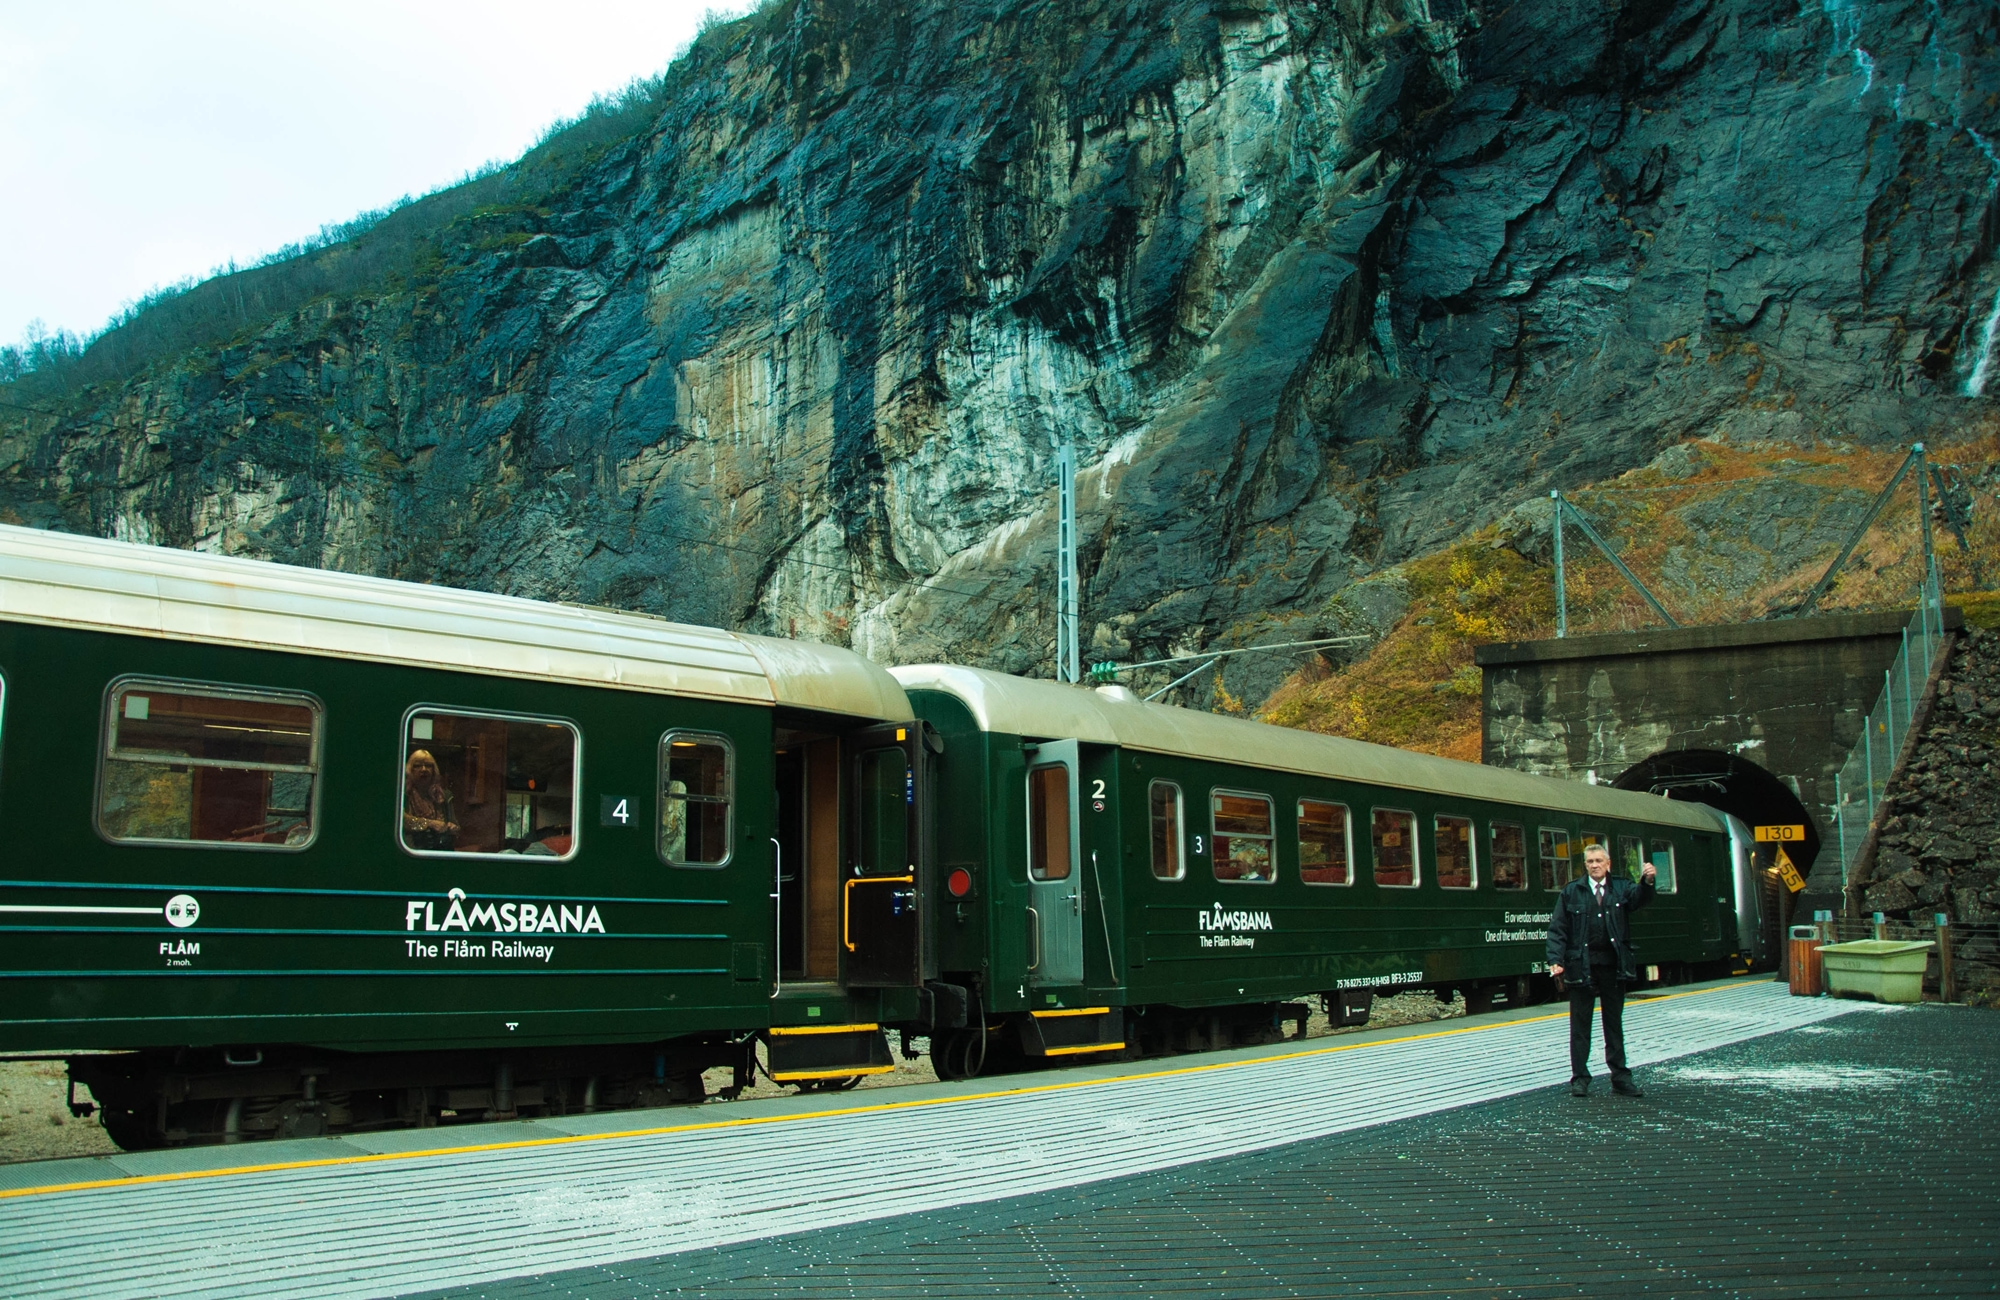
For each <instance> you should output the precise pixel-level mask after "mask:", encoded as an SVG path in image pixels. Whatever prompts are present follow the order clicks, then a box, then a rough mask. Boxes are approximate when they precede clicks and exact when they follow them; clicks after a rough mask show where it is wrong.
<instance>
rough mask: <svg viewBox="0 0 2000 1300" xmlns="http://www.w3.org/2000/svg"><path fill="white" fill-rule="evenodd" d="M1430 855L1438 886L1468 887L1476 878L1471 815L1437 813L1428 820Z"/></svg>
mask: <svg viewBox="0 0 2000 1300" xmlns="http://www.w3.org/2000/svg"><path fill="white" fill-rule="evenodd" d="M1431 855H1432V856H1433V857H1434V858H1435V859H1436V861H1437V882H1438V888H1440V889H1470V888H1472V887H1473V885H1475V884H1477V883H1478V881H1479V875H1478V870H1477V867H1476V866H1475V864H1474V862H1473V855H1472V818H1470V817H1450V816H1446V815H1445V814H1442V813H1440V814H1439V815H1438V816H1436V817H1434V818H1432V819H1431Z"/></svg>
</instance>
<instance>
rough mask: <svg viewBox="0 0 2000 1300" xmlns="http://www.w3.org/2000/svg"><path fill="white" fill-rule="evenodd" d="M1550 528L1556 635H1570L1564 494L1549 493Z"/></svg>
mask: <svg viewBox="0 0 2000 1300" xmlns="http://www.w3.org/2000/svg"><path fill="white" fill-rule="evenodd" d="M1549 507H1550V509H1549V528H1550V530H1551V531H1552V533H1553V535H1554V537H1555V541H1556V635H1557V636H1568V635H1569V591H1568V589H1567V588H1566V587H1564V585H1563V494H1562V493H1560V492H1554V491H1552V492H1550V493H1549Z"/></svg>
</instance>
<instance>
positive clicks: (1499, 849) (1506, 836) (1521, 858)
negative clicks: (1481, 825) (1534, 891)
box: [1486, 822, 1528, 889]
mask: <svg viewBox="0 0 2000 1300" xmlns="http://www.w3.org/2000/svg"><path fill="white" fill-rule="evenodd" d="M1489 835H1490V838H1491V843H1492V852H1491V853H1490V854H1489V855H1488V856H1487V860H1486V861H1487V870H1489V871H1490V872H1492V874H1493V887H1494V888H1495V889H1526V888H1527V887H1528V837H1527V835H1526V834H1525V833H1524V832H1523V831H1522V830H1521V828H1520V827H1519V826H1515V825H1513V824H1512V823H1510V822H1494V823H1493V825H1492V826H1491V827H1490V828H1489Z"/></svg>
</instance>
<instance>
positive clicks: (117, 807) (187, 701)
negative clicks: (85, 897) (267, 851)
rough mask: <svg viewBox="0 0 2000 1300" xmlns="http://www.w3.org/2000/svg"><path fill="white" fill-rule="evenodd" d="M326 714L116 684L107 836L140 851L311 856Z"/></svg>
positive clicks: (297, 705) (219, 690)
mask: <svg viewBox="0 0 2000 1300" xmlns="http://www.w3.org/2000/svg"><path fill="white" fill-rule="evenodd" d="M320 712H321V710H320V705H319V702H318V701H317V700H314V699H312V698H311V697H309V696H304V695H290V694H281V693H277V692H263V691H258V690H255V689H254V688H243V689H239V688H236V687H210V686H193V685H184V684H178V683H167V682H153V681H126V682H120V683H118V684H117V685H115V686H114V687H113V688H112V690H111V692H110V695H109V696H108V699H107V708H106V714H107V716H106V718H105V725H104V755H103V759H104V762H103V775H102V779H101V780H100V781H99V783H98V792H97V825H98V828H99V829H100V830H101V831H103V833H104V835H105V837H106V838H108V839H113V840H123V841H133V842H140V843H153V844H228V845H237V846H242V847H261V848H290V849H298V848H304V847H305V846H306V845H308V844H310V843H311V842H312V839H313V811H314V796H315V794H316V790H315V786H316V784H317V782H318V778H319V727H320Z"/></svg>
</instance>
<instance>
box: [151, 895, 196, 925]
mask: <svg viewBox="0 0 2000 1300" xmlns="http://www.w3.org/2000/svg"><path fill="white" fill-rule="evenodd" d="M161 910H162V911H164V912H165V913H166V914H167V924H168V925H171V926H173V927H174V928H175V929H176V930H185V929H187V928H188V927H189V926H191V925H193V924H194V923H195V922H196V921H199V920H200V919H201V904H200V903H197V902H195V901H194V896H193V895H192V894H175V895H174V896H173V897H172V898H169V899H168V900H167V905H166V907H164V908H162V909H161Z"/></svg>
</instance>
